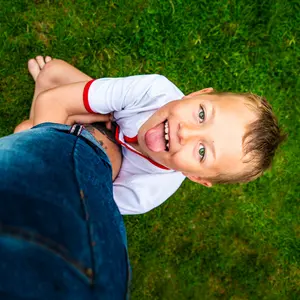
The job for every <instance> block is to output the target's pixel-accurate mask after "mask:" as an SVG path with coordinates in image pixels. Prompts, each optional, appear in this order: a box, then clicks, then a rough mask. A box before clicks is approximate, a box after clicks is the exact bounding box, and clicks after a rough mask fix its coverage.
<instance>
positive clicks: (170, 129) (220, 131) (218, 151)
mask: <svg viewBox="0 0 300 300" xmlns="http://www.w3.org/2000/svg"><path fill="white" fill-rule="evenodd" d="M211 91H212V89H204V90H201V91H198V92H195V93H192V94H190V95H188V96H185V97H184V98H183V99H181V100H175V101H172V102H170V103H168V104H166V105H164V106H163V107H161V108H160V109H159V110H157V111H156V112H155V113H154V114H153V115H152V116H151V117H150V118H149V119H148V120H147V121H146V122H145V123H144V124H143V125H142V127H141V128H140V130H139V133H138V143H139V147H140V150H141V151H142V153H144V154H145V155H147V156H149V157H150V158H151V159H153V160H154V161H156V162H158V163H160V164H162V165H164V166H166V167H168V168H170V169H172V170H176V171H180V172H182V173H183V174H184V175H185V176H187V177H188V178H189V179H191V180H192V181H195V182H198V183H200V184H203V185H206V186H211V185H212V182H211V181H210V180H209V179H208V178H214V177H216V176H217V175H218V174H220V173H222V174H228V175H230V174H233V175H234V174H237V173H242V172H243V171H244V170H245V163H243V162H242V159H243V156H244V154H243V143H242V142H243V140H242V139H243V136H244V134H245V131H246V126H247V125H248V124H250V123H251V122H253V121H254V120H255V118H256V117H255V114H254V112H252V111H251V110H250V109H249V108H248V107H247V106H246V105H245V101H244V100H243V99H238V98H237V97H233V96H218V95H209V94H206V93H209V92H211Z"/></svg>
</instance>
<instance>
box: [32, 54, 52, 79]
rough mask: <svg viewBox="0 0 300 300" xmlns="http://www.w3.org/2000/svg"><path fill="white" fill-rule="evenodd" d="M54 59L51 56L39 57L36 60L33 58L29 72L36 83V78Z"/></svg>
mask: <svg viewBox="0 0 300 300" xmlns="http://www.w3.org/2000/svg"><path fill="white" fill-rule="evenodd" d="M51 60H52V58H51V57H50V56H46V57H43V56H37V57H36V58H35V59H34V58H32V59H30V60H29V61H28V71H29V73H30V74H31V76H32V78H33V80H34V81H36V78H37V77H38V75H39V73H40V72H41V70H42V69H43V68H44V66H45V65H46V63H48V62H49V61H51Z"/></svg>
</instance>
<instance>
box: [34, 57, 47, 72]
mask: <svg viewBox="0 0 300 300" xmlns="http://www.w3.org/2000/svg"><path fill="white" fill-rule="evenodd" d="M35 59H36V61H37V63H38V65H39V67H40V69H43V68H44V66H45V60H44V57H43V56H40V55H39V56H37V57H36V58H35Z"/></svg>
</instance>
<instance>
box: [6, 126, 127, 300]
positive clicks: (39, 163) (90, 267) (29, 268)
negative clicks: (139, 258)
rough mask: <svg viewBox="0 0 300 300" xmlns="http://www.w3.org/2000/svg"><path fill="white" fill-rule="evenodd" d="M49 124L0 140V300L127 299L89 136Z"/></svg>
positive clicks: (96, 149) (105, 164) (123, 248)
mask: <svg viewBox="0 0 300 300" xmlns="http://www.w3.org/2000/svg"><path fill="white" fill-rule="evenodd" d="M69 129H70V127H69V126H66V125H58V124H51V123H44V124H41V125H39V126H37V127H35V128H33V129H31V130H28V131H24V132H21V133H17V134H14V135H10V136H7V137H4V138H1V139H0V174H1V180H0V299H8V300H10V299H11V300H12V299H43V300H47V299H49V300H50V299H51V300H54V299H58V300H59V299H63V300H68V299H70V300H71V299H72V300H76V299H85V300H88V299H104V300H105V299H109V300H112V299H126V297H127V296H126V295H127V286H128V281H129V261H128V256H127V242H126V231H125V227H124V223H123V220H122V217H121V215H120V213H119V210H118V208H117V206H116V204H115V202H114V200H113V195H112V180H111V176H112V174H111V166H110V162H109V160H108V158H107V156H106V154H105V152H104V151H103V150H102V149H101V146H100V145H99V144H98V143H97V142H96V140H95V139H94V138H93V136H92V135H90V134H89V133H88V132H87V131H85V130H83V131H82V132H81V134H80V136H75V135H72V134H70V133H68V131H69Z"/></svg>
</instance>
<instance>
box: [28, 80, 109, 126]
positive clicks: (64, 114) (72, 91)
mask: <svg viewBox="0 0 300 300" xmlns="http://www.w3.org/2000/svg"><path fill="white" fill-rule="evenodd" d="M86 83H87V82H85V81H84V82H77V83H72V84H67V85H63V86H59V87H56V88H53V89H50V90H47V91H45V92H42V93H41V94H40V95H39V96H38V97H37V99H36V103H35V107H34V110H35V112H34V119H33V125H34V126H35V125H37V124H40V123H44V122H53V123H62V124H66V123H67V120H68V119H70V118H72V117H74V118H75V119H76V116H77V118H78V116H79V119H80V118H81V119H83V121H82V123H84V122H87V121H86V120H87V119H88V118H89V119H91V122H96V121H98V122H101V121H103V122H106V121H109V118H110V116H109V115H107V114H95V115H94V118H93V117H92V118H91V113H89V112H88V111H87V110H86V109H85V107H84V103H83V91H84V87H85V85H86ZM92 116H93V115H92Z"/></svg>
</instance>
